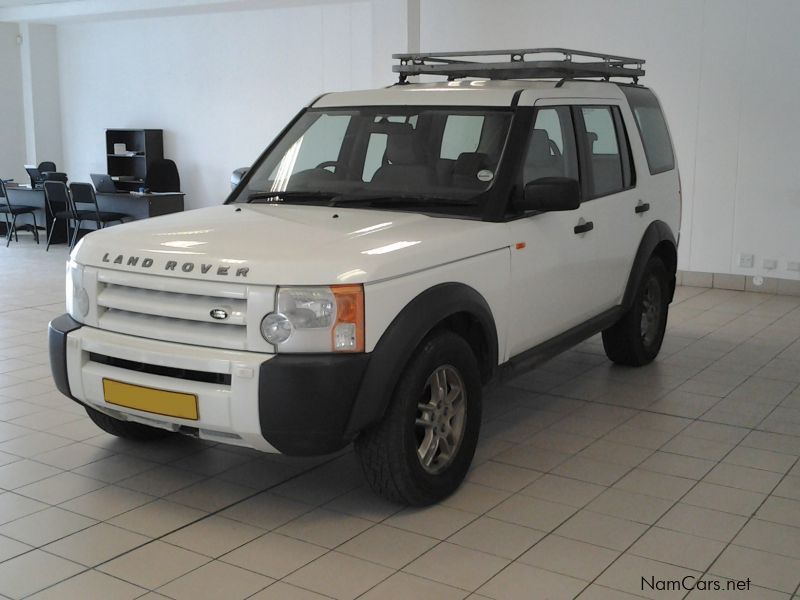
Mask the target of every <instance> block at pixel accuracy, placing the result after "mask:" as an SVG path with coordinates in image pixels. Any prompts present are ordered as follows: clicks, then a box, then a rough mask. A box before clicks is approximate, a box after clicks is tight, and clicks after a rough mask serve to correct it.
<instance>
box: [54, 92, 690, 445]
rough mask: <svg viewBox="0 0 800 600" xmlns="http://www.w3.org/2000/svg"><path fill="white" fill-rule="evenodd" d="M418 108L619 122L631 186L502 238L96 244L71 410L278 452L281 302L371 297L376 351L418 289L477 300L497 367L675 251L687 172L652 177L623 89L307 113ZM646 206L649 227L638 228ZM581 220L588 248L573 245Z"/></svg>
mask: <svg viewBox="0 0 800 600" xmlns="http://www.w3.org/2000/svg"><path fill="white" fill-rule="evenodd" d="M415 105H420V106H422V105H424V106H444V107H454V106H461V107H472V106H476V107H510V106H517V107H534V108H537V109H538V108H541V107H547V106H554V105H556V106H570V105H577V106H586V105H603V106H617V107H619V111H620V114H621V116H622V119H623V121H624V124H625V128H626V130H627V132H628V140H629V143H630V152H631V155H632V158H633V162H634V167H635V170H636V185H635V187H633V188H632V189H628V190H625V191H622V192H620V193H614V194H611V195H608V196H603V197H601V198H597V199H595V200H592V201H590V202H584V203H583V204H581V205H580V208H578V209H577V210H574V211H564V212H544V213H541V214H537V215H534V216H530V217H527V218H517V219H512V220H507V221H505V222H489V221H484V220H475V219H460V218H447V217H446V216H432V215H428V214H422V213H419V212H409V211H405V210H383V209H375V210H373V209H368V208H347V207H339V206H337V207H328V206H302V205H297V204H294V205H292V204H279V203H274V204H227V205H223V206H216V207H212V208H205V209H199V210H192V211H188V212H185V213H180V214H174V215H168V216H164V217H158V218H154V219H149V220H146V221H139V222H134V223H130V224H125V225H123V226H118V227H111V228H108V229H104V230H102V231H97V232H95V233H92V234H90V235H88V236H87V237H85V238H84V239H83V240H82V241H81V242H80V244H79V245H78V247H77V248H76V249H75V251H74V252H73V254H72V257H71V261H72V263H73V264H74V265H79V266H78V267H73V268H77V269H80V268H81V267H82V271H83V273H82V285H83V288H84V289H85V290H86V292H87V295H88V311H87V313H86V315H80V314H78V311H77V310H75V306H74V303H75V300H74V299H73V298H72V294H73V290H74V286H73V285H72V283H71V282H70V276H69V274H68V284H67V292H68V306H69V312H70V314H72V316H73V318H74V319H75V320H76V321H78V322H79V323H80V327H79V328H76V329H75V330H73V331H68V332H66V333H65V339H66V342H65V343H66V349H65V353H66V378H67V380H68V389H69V394H70V395H71V396H72V397H73V398H75V399H77V400H78V401H80V402H81V403H84V404H87V405H89V406H91V407H93V408H95V409H96V410H98V411H101V412H103V413H105V414H108V415H110V416H112V417H114V418H116V419H120V420H131V421H136V422H140V423H144V424H147V425H151V426H155V427H162V428H169V429H172V430H178V429H179V428H184V429H183V430H184V431H190V432H192V433H194V434H195V435H198V436H199V437H201V438H205V439H210V440H214V441H220V442H225V443H232V444H239V445H244V446H248V447H252V448H257V449H260V450H265V451H277V450H276V448H275V446H274V444H272V443H270V441H268V440H267V439H265V437H264V435H262V431H261V426H260V424H259V407H258V401H257V396H258V390H259V386H260V385H261V384H264V382H260V381H259V377H260V370H259V369H260V366H261V365H262V364H264V363H266V362H269V361H271V360H272V359H274V357H275V356H277V354H276V353H275V347H274V346H273V345H271V344H269V343H267V342H266V341H265V339H264V338H263V337H262V335H261V332H260V330H259V324H260V322H261V319H262V318H263V317H264V315H266V314H268V313H270V312H271V311H273V310H275V296H276V288H277V287H278V286H318V285H323V286H327V285H333V284H362V285H363V291H364V304H365V323H366V326H365V336H366V337H365V348H364V350H365V352H366V353H371V352H372V351H373V350H375V348H376V347H377V346H378V345H379V343H380V340H381V338H382V337H383V336H384V334H385V333H386V331H387V328H389V326H390V324H391V323H392V322H393V321H394V320H395V319H396V318H397V316H398V315H399V314H400V313H401V311H402V310H403V309H404V307H407V306H408V305H409V304H410V303H411V302H412V301H413V300H414V299H415V298H417V297H418V296H420V294H422V293H424V292H425V291H426V290H430V289H431V288H434V287H435V286H437V285H439V284H443V283H457V284H461V285H463V286H467V287H468V288H471V289H472V290H475V291H476V292H477V293H478V294H479V295H480V296H481V297H482V298H483V299H484V300H485V302H486V304H487V305H488V307H489V310H490V312H491V315H492V317H493V319H494V325H495V327H496V338H497V352H496V359H495V361H494V362H495V363H496V364H495V365H494V366H495V367H499V366H501V365H504V364H506V363H508V362H509V361H510V360H512V359H513V358H514V357H516V356H519V355H521V354H524V353H525V352H526V351H529V350H530V349H532V348H535V347H537V346H538V345H540V344H543V343H545V342H547V341H548V340H552V339H553V338H557V337H558V336H559V335H560V334H563V333H564V332H567V331H569V330H572V329H573V328H575V327H578V326H580V325H581V324H582V323H585V322H587V321H588V320H591V319H592V318H593V317H595V316H597V315H599V314H601V313H604V311H608V310H610V309H612V308H614V307H618V306H620V305H621V304H622V302H623V297H624V295H625V293H626V288H627V286H628V282H629V278H630V277H631V273H632V270H633V269H634V261H635V259H636V257H637V251H638V249H639V247H640V244H641V243H642V240H643V236H645V232H646V230H647V229H648V227H649V226H650V225H651V224H652V223H653V222H655V221H659V222H662V223H664V224H666V225H667V226H668V228H669V229H670V230H671V231H672V232H673V235H674V237H675V239H676V240H677V238H678V231H679V224H680V196H679V195H680V190H679V180H678V177H677V170H676V169H675V170H672V171H668V172H664V173H659V174H655V175H651V174H650V173H649V171H648V168H647V160H646V156H645V152H644V148H643V146H642V142H641V139H640V136H639V135H637V134H636V132H637V123H636V120H635V118H634V115H633V113H632V111H631V109H630V107H629V105H628V102H627V100H626V97H625V95H624V94H623V92H622V91H621V90H620V87H619V86H618V85H616V84H613V83H604V82H581V81H574V82H568V83H567V84H566V85H563V86H559V85H557V84H556V82H553V81H484V80H464V81H455V82H444V83H431V84H409V85H398V86H392V87H390V88H387V89H379V90H368V91H357V92H342V93H333V94H327V95H325V96H323V97H321V98H320V99H318V100H317V101H316V102H315V103H314V104H313V105H312V106H313V108H322V109H327V108H334V107H348V106H402V107H408V106H415ZM642 203H648V204H649V205H650V210H649V212H647V213H636V212H635V211H634V208H635V207H636V206H637V204H642ZM588 221H591V222H593V224H594V229H593V230H592V231H591V232H589V233H587V234H582V235H575V234H574V233H573V231H572V230H573V227H574V226H576V225H578V224H579V223H582V222H588ZM133 258H135V259H136V260H133ZM170 261H173V262H174V264H173V263H172V262H170ZM145 265H147V266H145ZM168 265H172V266H171V268H169V267H168ZM220 267H223V268H222V269H220ZM109 306H111V307H113V308H114V310H108V307H109ZM218 306H222V307H225V308H226V311H228V312H230V313H231V315H232V317H231V319H230V320H228V321H226V322H225V323H224V324H223V323H221V322H218V321H215V320H214V319H213V318H212V317H210V316H209V312H208V311H209V309H213V308H215V307H218ZM153 315H160V316H153ZM93 355H105V356H112V357H115V358H118V359H121V360H124V361H130V362H131V363H145V364H148V365H155V366H162V367H167V368H170V369H173V370H175V369H180V370H189V371H193V372H201V373H213V374H219V375H224V376H227V377H229V378H230V379H229V383H228V384H220V383H218V382H208V381H194V380H187V379H182V378H176V377H171V376H166V375H162V374H156V373H153V372H139V371H135V370H129V369H126V368H121V367H119V366H113V365H109V364H103V363H100V362H96V361H94V360H93V359H92V356H93ZM104 379H112V380H118V381H124V382H127V383H131V384H135V385H139V386H145V387H147V388H157V389H164V390H172V391H177V392H184V393H188V394H193V395H196V397H197V399H198V407H199V415H200V417H199V419H198V420H186V419H181V418H176V417H165V416H160V415H158V414H153V413H150V412H143V411H139V410H136V409H133V408H126V407H122V406H117V405H111V404H109V403H107V402H106V401H105V398H104V388H103V380H104ZM287 401H289V402H290V401H291V399H287Z"/></svg>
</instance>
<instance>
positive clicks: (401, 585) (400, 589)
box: [276, 572, 469, 600]
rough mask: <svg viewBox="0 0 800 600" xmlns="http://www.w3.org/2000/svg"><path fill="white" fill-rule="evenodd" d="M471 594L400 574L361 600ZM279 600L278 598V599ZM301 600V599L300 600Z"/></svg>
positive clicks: (449, 598) (445, 599)
mask: <svg viewBox="0 0 800 600" xmlns="http://www.w3.org/2000/svg"><path fill="white" fill-rule="evenodd" d="M468 593H469V592H466V591H465V590H461V589H458V588H454V587H450V586H448V585H444V584H442V583H438V582H436V581H431V580H429V579H423V578H422V577H417V576H416V575H411V574H410V573H403V572H398V573H395V574H394V575H392V576H391V577H389V578H388V579H386V580H384V581H382V582H381V583H379V584H378V585H376V586H375V587H374V588H372V589H371V590H369V591H368V592H367V593H366V594H364V595H363V596H360V599H361V600H409V599H410V598H413V599H414V600H460V599H462V598H464V597H465V596H466V595H467V594H468ZM276 600H277V597H276ZM281 600H282V599H281ZM298 600H300V599H298Z"/></svg>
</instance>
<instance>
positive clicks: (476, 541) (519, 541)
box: [447, 516, 545, 559]
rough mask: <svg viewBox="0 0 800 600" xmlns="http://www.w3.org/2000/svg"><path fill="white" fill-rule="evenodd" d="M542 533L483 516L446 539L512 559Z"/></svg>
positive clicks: (536, 540) (539, 537)
mask: <svg viewBox="0 0 800 600" xmlns="http://www.w3.org/2000/svg"><path fill="white" fill-rule="evenodd" d="M544 535H545V532H543V531H538V530H536V529H531V528H529V527H524V526H522V525H515V524H513V523H506V522H505V521H499V520H497V519H492V518H490V517H486V516H484V517H480V518H479V519H477V520H475V521H473V522H472V523H470V524H469V525H467V526H466V527H464V529H461V530H460V531H458V532H456V533H455V534H453V535H452V536H450V538H448V540H447V541H449V542H452V543H454V544H458V545H459V546H464V547H466V548H472V549H473V550H480V551H481V552H486V553H488V554H494V555H496V556H501V557H503V558H508V559H514V558H516V557H518V556H519V555H520V554H522V553H523V552H524V551H525V550H527V549H528V548H530V547H531V546H533V545H534V544H535V543H536V542H538V541H539V540H540V539H541V538H542V537H543V536H544Z"/></svg>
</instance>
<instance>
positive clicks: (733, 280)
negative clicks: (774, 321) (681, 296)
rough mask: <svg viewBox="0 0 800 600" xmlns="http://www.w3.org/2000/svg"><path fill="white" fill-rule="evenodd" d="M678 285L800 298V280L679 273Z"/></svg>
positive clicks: (689, 272)
mask: <svg viewBox="0 0 800 600" xmlns="http://www.w3.org/2000/svg"><path fill="white" fill-rule="evenodd" d="M754 280H755V281H754ZM759 280H760V281H759ZM678 285H686V286H689V287H704V288H716V289H720V290H737V291H740V292H744V291H747V292H761V293H763V294H778V295H781V296H800V280H797V279H780V278H778V277H759V276H755V277H754V276H751V275H731V274H730V273H704V272H700V271H678Z"/></svg>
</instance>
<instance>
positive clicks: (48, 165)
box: [36, 160, 58, 173]
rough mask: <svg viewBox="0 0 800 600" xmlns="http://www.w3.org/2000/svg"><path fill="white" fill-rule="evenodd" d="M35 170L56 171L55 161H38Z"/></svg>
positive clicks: (40, 171)
mask: <svg viewBox="0 0 800 600" xmlns="http://www.w3.org/2000/svg"><path fill="white" fill-rule="evenodd" d="M36 170H37V171H39V173H53V172H55V171H58V169H56V163H54V162H50V161H49V160H45V161H43V162H40V163H39V166H38V167H36Z"/></svg>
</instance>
